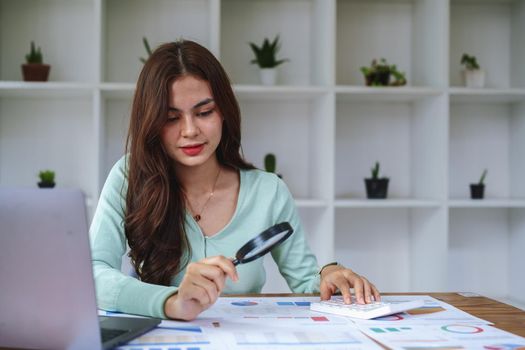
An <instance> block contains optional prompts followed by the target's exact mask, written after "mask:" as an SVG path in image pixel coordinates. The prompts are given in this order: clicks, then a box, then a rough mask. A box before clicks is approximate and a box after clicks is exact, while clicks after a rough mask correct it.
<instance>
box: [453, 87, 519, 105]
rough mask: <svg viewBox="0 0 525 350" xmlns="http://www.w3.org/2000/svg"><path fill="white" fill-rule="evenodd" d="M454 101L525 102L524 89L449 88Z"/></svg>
mask: <svg viewBox="0 0 525 350" xmlns="http://www.w3.org/2000/svg"><path fill="white" fill-rule="evenodd" d="M448 91H449V93H450V101H451V102H454V103H480V104H481V103H513V102H525V89H472V88H465V87H451V88H449V90H448Z"/></svg>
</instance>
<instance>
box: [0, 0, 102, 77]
mask: <svg viewBox="0 0 525 350" xmlns="http://www.w3.org/2000/svg"><path fill="white" fill-rule="evenodd" d="M94 4H95V2H94V1H92V0H76V1H64V0H46V1H40V0H17V1H6V0H2V1H1V2H0V6H1V11H0V23H2V29H1V30H0V45H1V46H0V50H1V52H2V59H1V60H0V80H8V81H11V80H22V72H21V68H20V66H21V64H22V63H25V62H24V57H25V55H26V54H27V53H28V52H29V48H30V43H31V41H32V40H33V41H34V42H35V45H36V46H37V47H41V51H42V55H43V60H44V63H47V64H49V65H51V70H50V72H49V80H50V81H73V82H95V79H96V77H97V74H96V55H95V54H94V53H95V52H97V49H98V48H97V47H96V42H95V33H96V32H97V31H96V30H95V28H94V24H95V21H94V20H93V18H94V12H95V11H94V8H95V6H94Z"/></svg>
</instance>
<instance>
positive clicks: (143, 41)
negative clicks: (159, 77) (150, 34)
mask: <svg viewBox="0 0 525 350" xmlns="http://www.w3.org/2000/svg"><path fill="white" fill-rule="evenodd" d="M142 43H143V44H144V48H145V49H146V53H147V54H148V57H147V58H143V57H141V58H140V62H142V63H146V60H147V59H148V58H149V56H151V47H150V46H149V42H148V39H147V38H146V37H145V36H143V37H142Z"/></svg>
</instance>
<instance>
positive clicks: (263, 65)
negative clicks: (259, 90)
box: [250, 35, 289, 85]
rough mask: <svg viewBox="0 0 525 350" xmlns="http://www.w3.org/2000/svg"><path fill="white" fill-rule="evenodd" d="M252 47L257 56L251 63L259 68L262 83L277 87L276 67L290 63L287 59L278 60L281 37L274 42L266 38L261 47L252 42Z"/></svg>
mask: <svg viewBox="0 0 525 350" xmlns="http://www.w3.org/2000/svg"><path fill="white" fill-rule="evenodd" d="M250 47H251V48H252V50H253V53H254V55H255V58H254V59H253V60H252V61H251V63H252V64H257V65H258V66H259V68H260V78H261V83H262V84H263V85H275V82H276V79H277V70H276V67H277V66H279V65H280V64H283V63H284V62H286V61H289V60H288V59H286V58H284V59H280V60H278V59H277V52H279V49H280V43H279V35H277V36H276V37H275V39H274V40H273V41H272V42H270V40H268V38H264V41H263V43H262V45H261V46H260V47H259V46H257V45H256V44H254V43H252V42H250Z"/></svg>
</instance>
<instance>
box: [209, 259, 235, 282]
mask: <svg viewBox="0 0 525 350" xmlns="http://www.w3.org/2000/svg"><path fill="white" fill-rule="evenodd" d="M201 262H202V263H204V264H209V265H215V266H218V267H219V268H221V269H222V271H223V272H224V273H225V274H226V275H228V276H229V277H230V278H231V280H232V281H238V280H239V275H238V274H237V269H236V268H235V265H233V262H232V261H231V260H230V259H228V258H226V257H224V256H222V255H219V256H212V257H210V258H205V259H203V260H201Z"/></svg>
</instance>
